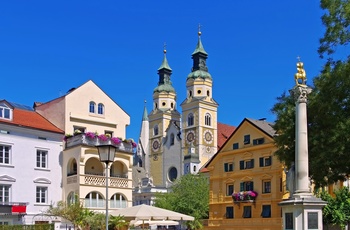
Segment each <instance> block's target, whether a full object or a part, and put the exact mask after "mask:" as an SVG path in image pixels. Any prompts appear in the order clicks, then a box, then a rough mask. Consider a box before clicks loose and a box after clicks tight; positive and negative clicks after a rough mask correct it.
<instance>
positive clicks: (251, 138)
mask: <svg viewBox="0 0 350 230" xmlns="http://www.w3.org/2000/svg"><path fill="white" fill-rule="evenodd" d="M274 134H275V131H274V129H273V128H272V126H271V123H268V122H267V121H265V119H260V120H253V119H248V118H245V119H244V120H243V121H242V122H241V124H240V125H239V126H238V127H237V128H236V130H235V131H234V132H233V133H232V135H231V136H230V138H228V140H227V141H226V143H225V144H224V145H223V146H222V147H221V148H220V149H219V151H218V152H217V153H216V154H215V156H214V157H213V158H212V159H211V160H210V161H208V163H207V164H206V165H205V168H206V170H207V172H208V174H209V180H210V193H209V220H208V226H207V227H206V229H220V230H224V229H230V230H232V229H240V230H244V229H269V230H273V229H281V227H282V217H281V208H280V207H279V206H278V203H279V202H281V201H282V199H283V198H288V197H289V194H288V193H287V192H286V188H285V173H284V170H283V165H282V163H280V161H279V160H278V159H277V157H275V156H274V152H275V151H276V147H275V145H274V140H273V136H274Z"/></svg>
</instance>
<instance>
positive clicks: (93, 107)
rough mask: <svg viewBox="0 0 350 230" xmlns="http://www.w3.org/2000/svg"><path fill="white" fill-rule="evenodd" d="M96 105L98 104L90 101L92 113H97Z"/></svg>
mask: <svg viewBox="0 0 350 230" xmlns="http://www.w3.org/2000/svg"><path fill="white" fill-rule="evenodd" d="M95 106H96V103H95V102H93V101H90V107H89V112H90V113H95Z"/></svg>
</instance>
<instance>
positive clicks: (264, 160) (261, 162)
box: [259, 156, 272, 167]
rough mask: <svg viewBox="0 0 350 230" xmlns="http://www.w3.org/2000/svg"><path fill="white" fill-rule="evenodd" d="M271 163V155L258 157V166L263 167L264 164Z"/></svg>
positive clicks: (268, 164)
mask: <svg viewBox="0 0 350 230" xmlns="http://www.w3.org/2000/svg"><path fill="white" fill-rule="evenodd" d="M271 163H272V157H271V156H269V157H260V158H259V166H260V167H265V166H270V165H271Z"/></svg>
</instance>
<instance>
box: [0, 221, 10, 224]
mask: <svg viewBox="0 0 350 230" xmlns="http://www.w3.org/2000/svg"><path fill="white" fill-rule="evenodd" d="M0 225H9V222H8V221H0Z"/></svg>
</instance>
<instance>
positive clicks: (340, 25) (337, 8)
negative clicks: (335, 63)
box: [318, 0, 350, 58]
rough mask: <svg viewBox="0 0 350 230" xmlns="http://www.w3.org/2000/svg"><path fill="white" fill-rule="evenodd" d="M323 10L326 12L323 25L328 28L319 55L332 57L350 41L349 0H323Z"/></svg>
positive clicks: (321, 42)
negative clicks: (340, 47)
mask: <svg viewBox="0 0 350 230" xmlns="http://www.w3.org/2000/svg"><path fill="white" fill-rule="evenodd" d="M321 8H322V9H323V10H325V11H326V13H325V14H324V15H323V16H322V23H323V25H324V26H325V28H326V31H325V33H324V35H323V38H321V39H320V47H319V49H318V53H319V54H320V57H321V58H323V57H324V54H327V55H332V54H333V53H334V52H335V51H336V48H337V47H338V46H346V45H347V44H349V41H350V2H349V0H321Z"/></svg>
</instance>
